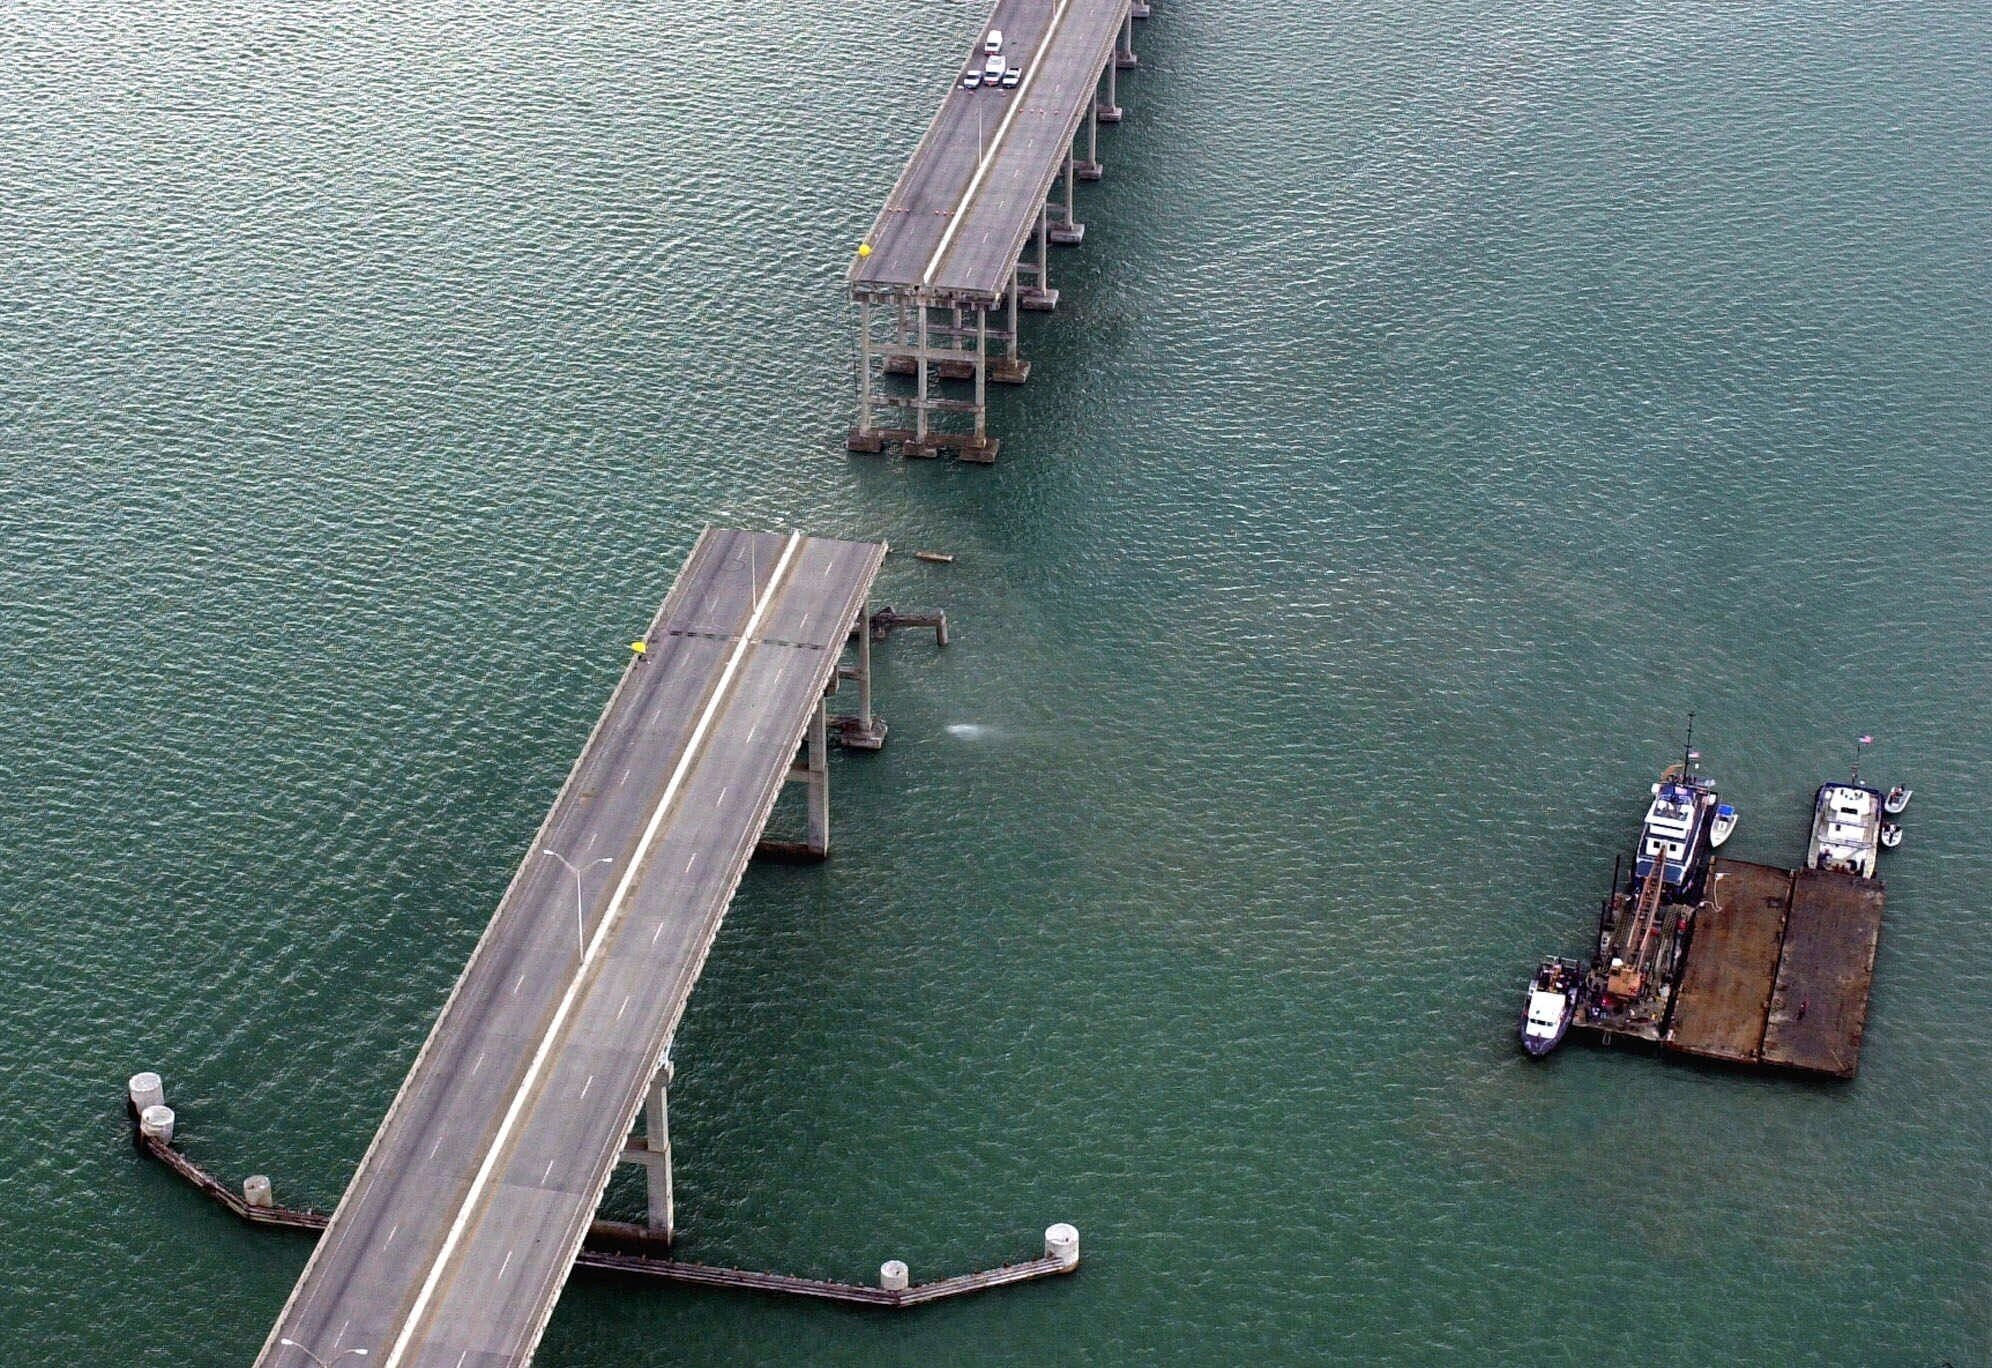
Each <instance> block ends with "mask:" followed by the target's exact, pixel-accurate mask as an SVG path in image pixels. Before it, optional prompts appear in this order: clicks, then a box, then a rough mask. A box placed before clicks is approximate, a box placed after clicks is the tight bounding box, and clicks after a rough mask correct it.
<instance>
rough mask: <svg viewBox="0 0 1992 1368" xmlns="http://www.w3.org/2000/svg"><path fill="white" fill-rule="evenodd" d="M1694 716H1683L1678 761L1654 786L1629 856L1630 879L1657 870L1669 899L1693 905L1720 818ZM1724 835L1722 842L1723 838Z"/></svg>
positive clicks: (1636, 881)
mask: <svg viewBox="0 0 1992 1368" xmlns="http://www.w3.org/2000/svg"><path fill="white" fill-rule="evenodd" d="M1694 739H1695V718H1694V714H1693V713H1689V714H1688V740H1687V744H1686V745H1684V746H1683V748H1682V754H1681V763H1679V764H1678V765H1669V766H1667V768H1666V769H1665V770H1663V771H1662V772H1661V775H1660V782H1659V783H1657V784H1655V785H1654V786H1653V804H1652V806H1651V807H1649V808H1647V809H1646V821H1645V824H1644V825H1642V826H1641V827H1640V829H1639V846H1638V848H1637V850H1636V851H1635V853H1634V855H1633V864H1632V879H1633V883H1634V884H1643V883H1644V882H1645V881H1646V877H1647V876H1648V875H1649V874H1651V873H1653V871H1654V868H1655V867H1656V866H1657V867H1658V868H1659V869H1660V881H1661V883H1662V884H1663V885H1665V886H1666V887H1667V889H1669V890H1670V891H1671V894H1672V898H1673V899H1674V900H1678V901H1682V902H1692V901H1694V900H1695V899H1696V898H1698V897H1700V896H1701V885H1702V879H1703V877H1704V876H1705V875H1706V874H1707V873H1708V857H1709V852H1710V851H1712V850H1714V849H1715V847H1716V845H1717V844H1718V842H1717V841H1716V840H1715V839H1714V832H1713V827H1714V825H1715V822H1716V819H1717V817H1718V816H1719V814H1718V813H1717V811H1716V809H1717V807H1718V802H1717V799H1716V794H1715V781H1714V780H1713V779H1710V778H1708V777H1707V776H1706V775H1704V774H1702V773H1700V771H1699V768H1698V766H1699V765H1700V762H1701V752H1700V751H1698V750H1696V749H1695V748H1694ZM1728 811H1729V815H1730V822H1729V826H1730V829H1732V830H1733V829H1734V828H1735V825H1736V821H1735V817H1736V814H1735V809H1733V808H1732V809H1729V810H1728ZM1728 835H1729V833H1728V831H1725V832H1724V833H1723V839H1724V840H1727V839H1728Z"/></svg>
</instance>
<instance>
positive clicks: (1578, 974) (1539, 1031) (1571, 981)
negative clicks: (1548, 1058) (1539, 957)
mask: <svg viewBox="0 0 1992 1368" xmlns="http://www.w3.org/2000/svg"><path fill="white" fill-rule="evenodd" d="M1583 977H1584V971H1583V970H1582V968H1580V967H1579V966H1578V965H1577V963H1576V962H1575V961H1573V960H1566V959H1558V958H1556V957H1554V956H1551V957H1550V958H1549V959H1546V960H1544V961H1543V962H1542V968H1540V969H1538V970H1536V975H1535V977H1534V978H1533V979H1531V980H1530V981H1529V995H1528V998H1527V1000H1525V1001H1524V1002H1523V1003H1522V1032H1521V1034H1522V1048H1523V1049H1524V1050H1527V1051H1528V1052H1529V1055H1530V1057H1531V1058H1535V1059H1540V1058H1542V1056H1544V1055H1546V1054H1548V1053H1549V1052H1550V1051H1551V1050H1553V1049H1555V1048H1556V1047H1557V1046H1558V1045H1561V1044H1562V1043H1563V1036H1564V1033H1565V1032H1566V1031H1568V1030H1569V1029H1570V1020H1571V1018H1572V1017H1574V1016H1576V1015H1577V985H1578V984H1579V983H1581V982H1582V981H1583Z"/></svg>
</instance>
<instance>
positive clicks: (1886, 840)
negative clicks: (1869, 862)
mask: <svg viewBox="0 0 1992 1368" xmlns="http://www.w3.org/2000/svg"><path fill="white" fill-rule="evenodd" d="M1881 844H1882V848H1883V849H1884V850H1893V849H1895V847H1897V846H1899V845H1901V844H1902V828H1901V827H1900V826H1898V825H1897V824H1895V823H1894V822H1883V823H1882V824H1881Z"/></svg>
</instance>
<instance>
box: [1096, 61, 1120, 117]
mask: <svg viewBox="0 0 1992 1368" xmlns="http://www.w3.org/2000/svg"><path fill="white" fill-rule="evenodd" d="M1119 70H1120V54H1119V53H1116V54H1114V57H1113V59H1112V60H1110V61H1108V63H1107V68H1106V77H1107V93H1106V97H1105V98H1104V99H1099V98H1096V99H1095V100H1094V101H1093V117H1094V118H1095V119H1097V120H1099V121H1100V122H1101V123H1103V124H1117V123H1119V122H1120V121H1121V107H1120V91H1119V89H1118V87H1117V82H1116V80H1115V75H1116V73H1117V72H1118V71H1119ZM1096 93H1097V92H1096Z"/></svg>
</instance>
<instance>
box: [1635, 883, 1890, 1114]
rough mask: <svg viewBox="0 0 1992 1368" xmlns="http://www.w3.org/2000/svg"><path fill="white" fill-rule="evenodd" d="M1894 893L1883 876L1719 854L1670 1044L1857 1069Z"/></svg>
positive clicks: (1814, 1068)
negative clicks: (1884, 917)
mask: <svg viewBox="0 0 1992 1368" xmlns="http://www.w3.org/2000/svg"><path fill="white" fill-rule="evenodd" d="M1885 898H1886V891H1885V889H1884V887H1883V885H1882V883H1881V881H1880V880H1878V879H1862V878H1857V877H1855V876H1853V875H1850V874H1828V873H1825V872H1822V871H1820V870H1813V869H1801V870H1788V869H1776V868H1773V867H1771V866H1767V865H1759V864H1752V863H1750V862H1748V861H1746V860H1728V859H1718V860H1716V861H1715V870H1714V878H1713V879H1711V881H1710V892H1709V898H1708V901H1707V902H1706V903H1705V904H1703V906H1702V907H1701V909H1700V910H1699V911H1698V913H1697V915H1696V918H1695V928H1694V938H1693V940H1692V942H1691V944H1690V947H1689V951H1688V955H1687V962H1686V965H1685V967H1684V969H1683V971H1682V973H1681V977H1680V981H1679V983H1678V985H1677V987H1676V989H1675V991H1674V995H1673V1010H1672V1014H1671V1017H1670V1021H1669V1026H1668V1029H1667V1032H1666V1034H1665V1036H1664V1038H1663V1044H1664V1045H1665V1047H1666V1048H1667V1049H1670V1050H1677V1051H1680V1052H1681V1053H1684V1054H1691V1055H1697V1056H1700V1057H1703V1058H1707V1059H1719V1060H1723V1061H1726V1062H1728V1063H1732V1064H1762V1065H1771V1066H1775V1067H1779V1068H1788V1069H1796V1070H1801V1071H1804V1072H1807V1073H1822V1074H1828V1075H1831V1076H1832V1077H1835V1078H1852V1077H1853V1076H1854V1073H1855V1071H1856V1070H1857V1069H1858V1068H1859V1066H1860V1053H1861V1037H1862V1035H1863V1033H1864V1032H1865V1030H1866V1027H1867V1003H1868V991H1869V989H1870V988H1871V986H1872V985H1873V982H1874V961H1875V952H1876V950H1877V949H1878V947H1879V945H1880V942H1881V914H1882V906H1883V903H1884V901H1885Z"/></svg>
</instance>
